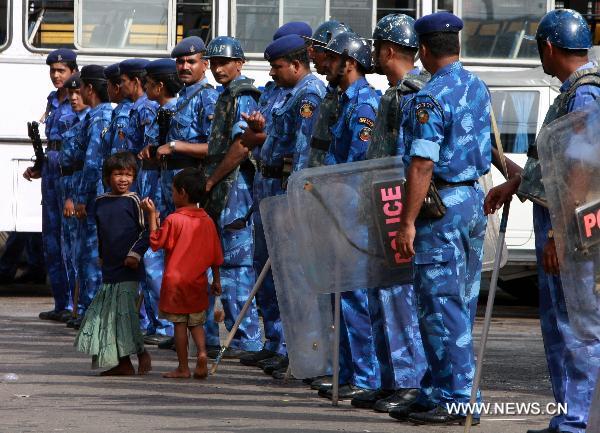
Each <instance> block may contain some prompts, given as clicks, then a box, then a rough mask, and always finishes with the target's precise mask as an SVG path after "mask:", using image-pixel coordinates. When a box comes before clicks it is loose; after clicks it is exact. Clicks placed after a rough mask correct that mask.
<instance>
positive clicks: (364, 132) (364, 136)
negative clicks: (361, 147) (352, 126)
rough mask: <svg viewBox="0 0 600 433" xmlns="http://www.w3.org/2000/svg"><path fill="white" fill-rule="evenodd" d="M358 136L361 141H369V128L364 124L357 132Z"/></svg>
mask: <svg viewBox="0 0 600 433" xmlns="http://www.w3.org/2000/svg"><path fill="white" fill-rule="evenodd" d="M358 138H360V140H361V141H369V140H370V139H371V128H369V127H368V126H365V127H364V128H363V129H361V130H360V132H359V133H358Z"/></svg>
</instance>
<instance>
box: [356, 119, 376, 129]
mask: <svg viewBox="0 0 600 433" xmlns="http://www.w3.org/2000/svg"><path fill="white" fill-rule="evenodd" d="M358 123H361V124H363V125H367V126H368V127H369V128H372V127H373V126H375V122H373V120H371V119H369V118H368V117H359V118H358Z"/></svg>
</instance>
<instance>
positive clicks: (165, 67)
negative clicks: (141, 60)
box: [145, 59, 177, 75]
mask: <svg viewBox="0 0 600 433" xmlns="http://www.w3.org/2000/svg"><path fill="white" fill-rule="evenodd" d="M145 69H146V73H147V74H148V75H169V74H176V73H177V65H176V63H175V60H173V59H158V60H154V61H152V62H148V64H147V65H146V68H145Z"/></svg>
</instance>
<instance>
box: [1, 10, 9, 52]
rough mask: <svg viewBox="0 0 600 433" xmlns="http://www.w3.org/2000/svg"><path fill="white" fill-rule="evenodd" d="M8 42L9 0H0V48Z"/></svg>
mask: <svg viewBox="0 0 600 433" xmlns="http://www.w3.org/2000/svg"><path fill="white" fill-rule="evenodd" d="M7 42H8V0H0V47H3V46H4V45H6V43H7Z"/></svg>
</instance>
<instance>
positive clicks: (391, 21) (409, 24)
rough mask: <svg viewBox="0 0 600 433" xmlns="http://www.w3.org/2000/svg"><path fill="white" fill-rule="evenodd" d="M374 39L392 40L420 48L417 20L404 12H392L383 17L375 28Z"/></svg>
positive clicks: (399, 43)
mask: <svg viewBox="0 0 600 433" xmlns="http://www.w3.org/2000/svg"><path fill="white" fill-rule="evenodd" d="M373 40H375V41H390V42H393V43H395V44H398V45H402V46H405V47H409V48H419V38H417V34H416V33H415V20H414V19H413V18H412V17H409V16H408V15H404V14H390V15H386V16H384V17H383V18H381V19H380V20H379V21H378V22H377V25H376V26H375V30H373Z"/></svg>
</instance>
